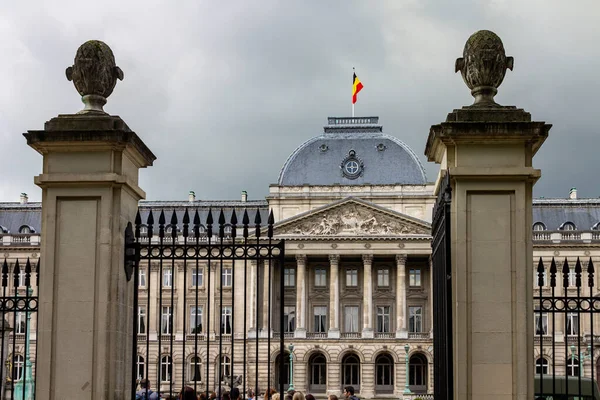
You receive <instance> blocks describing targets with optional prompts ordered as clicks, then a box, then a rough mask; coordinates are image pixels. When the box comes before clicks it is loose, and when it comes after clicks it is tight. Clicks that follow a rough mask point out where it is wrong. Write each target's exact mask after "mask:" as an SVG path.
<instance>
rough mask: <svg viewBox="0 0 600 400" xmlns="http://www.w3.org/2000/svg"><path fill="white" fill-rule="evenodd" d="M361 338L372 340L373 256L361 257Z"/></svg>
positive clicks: (365, 255)
mask: <svg viewBox="0 0 600 400" xmlns="http://www.w3.org/2000/svg"><path fill="white" fill-rule="evenodd" d="M362 258H363V331H362V337H363V338H371V339H372V338H374V337H375V335H374V332H373V277H372V274H371V272H372V269H373V255H372V254H364V255H363V257H362Z"/></svg>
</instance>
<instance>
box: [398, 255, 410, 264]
mask: <svg viewBox="0 0 600 400" xmlns="http://www.w3.org/2000/svg"><path fill="white" fill-rule="evenodd" d="M407 259H408V255H407V254H396V264H398V265H406V260H407Z"/></svg>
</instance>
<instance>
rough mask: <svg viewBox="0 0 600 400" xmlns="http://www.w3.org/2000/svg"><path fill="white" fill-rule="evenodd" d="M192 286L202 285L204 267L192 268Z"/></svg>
mask: <svg viewBox="0 0 600 400" xmlns="http://www.w3.org/2000/svg"><path fill="white" fill-rule="evenodd" d="M192 286H193V287H202V286H204V268H202V267H199V268H192Z"/></svg>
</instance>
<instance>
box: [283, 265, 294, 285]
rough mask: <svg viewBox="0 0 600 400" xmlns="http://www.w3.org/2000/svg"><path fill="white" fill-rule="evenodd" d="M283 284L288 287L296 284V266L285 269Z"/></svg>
mask: <svg viewBox="0 0 600 400" xmlns="http://www.w3.org/2000/svg"><path fill="white" fill-rule="evenodd" d="M283 285H284V286H286V287H294V286H296V270H295V269H294V268H285V269H284V270H283Z"/></svg>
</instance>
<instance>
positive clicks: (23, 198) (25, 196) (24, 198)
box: [20, 193, 29, 204]
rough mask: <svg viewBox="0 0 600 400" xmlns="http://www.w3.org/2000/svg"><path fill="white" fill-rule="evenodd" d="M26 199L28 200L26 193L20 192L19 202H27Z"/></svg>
mask: <svg viewBox="0 0 600 400" xmlns="http://www.w3.org/2000/svg"><path fill="white" fill-rule="evenodd" d="M27 200H29V198H28V197H27V193H21V198H20V202H21V204H27Z"/></svg>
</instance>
